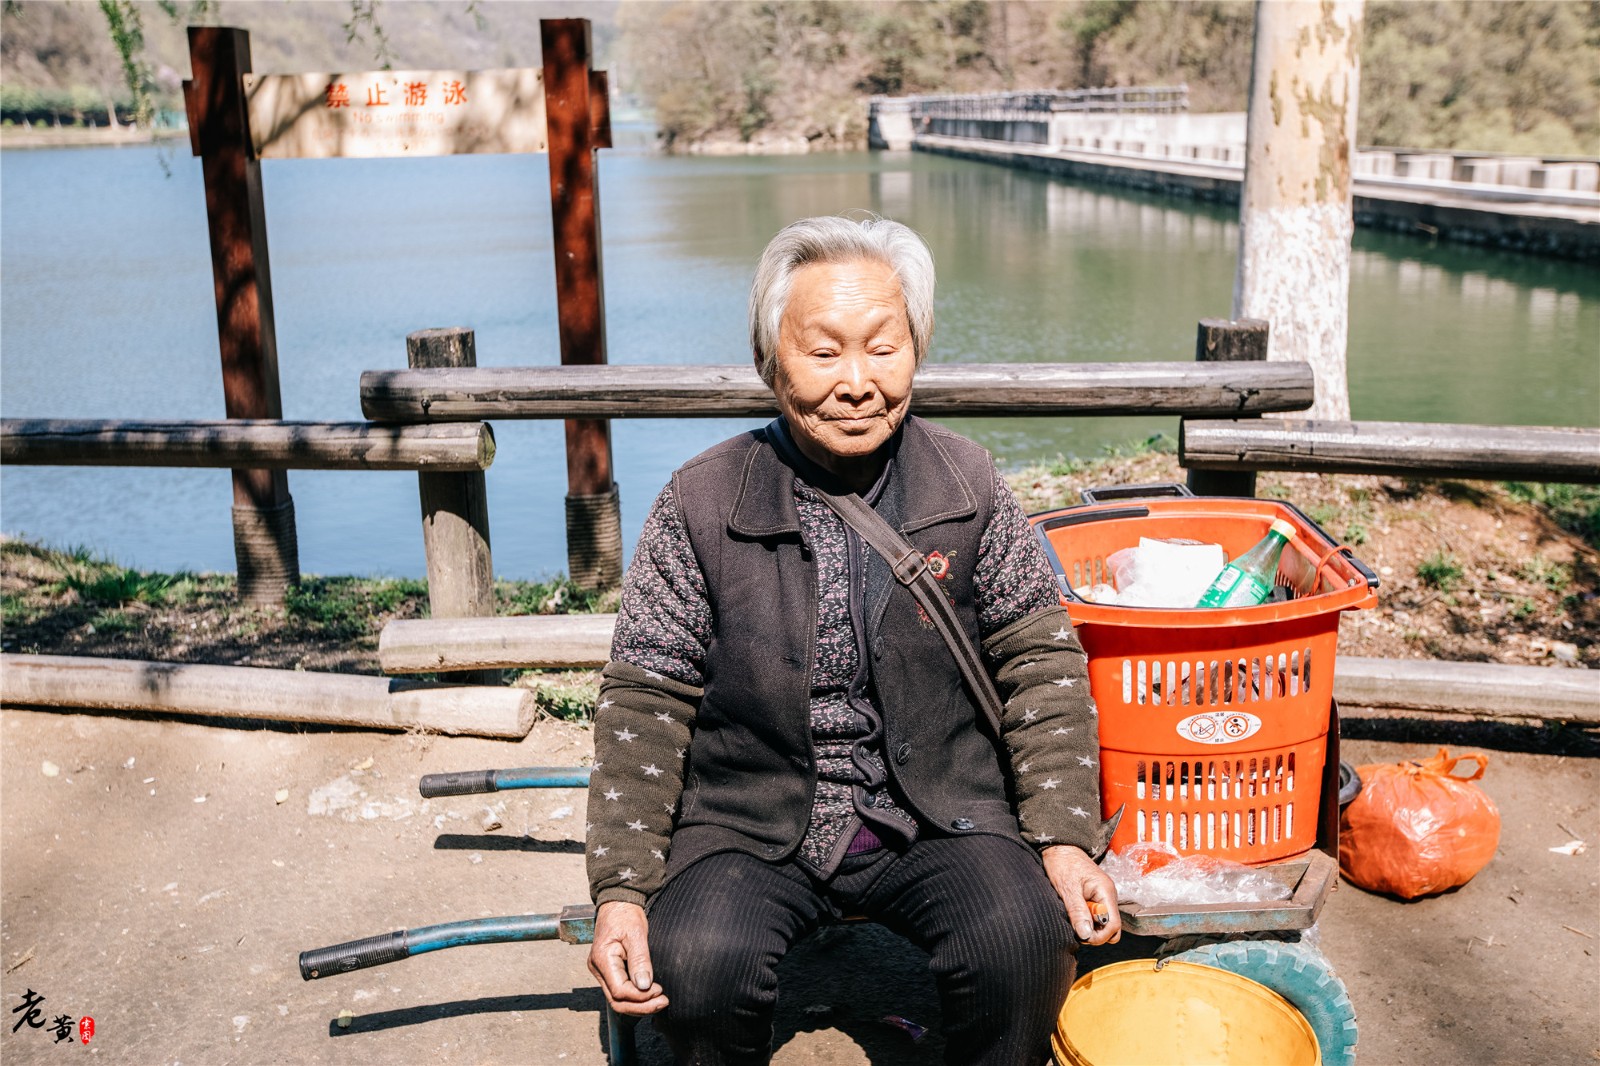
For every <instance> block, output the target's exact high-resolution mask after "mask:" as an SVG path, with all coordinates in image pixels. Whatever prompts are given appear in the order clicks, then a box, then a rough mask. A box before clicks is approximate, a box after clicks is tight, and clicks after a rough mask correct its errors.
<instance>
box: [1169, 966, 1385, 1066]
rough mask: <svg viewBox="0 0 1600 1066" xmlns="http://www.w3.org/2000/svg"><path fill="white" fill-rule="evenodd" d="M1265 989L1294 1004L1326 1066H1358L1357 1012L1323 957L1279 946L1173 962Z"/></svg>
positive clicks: (1342, 985) (1337, 976) (1336, 975)
mask: <svg viewBox="0 0 1600 1066" xmlns="http://www.w3.org/2000/svg"><path fill="white" fill-rule="evenodd" d="M1172 957H1173V958H1174V959H1177V960H1179V961H1182V962H1194V963H1199V964H1200V965H1202V966H1214V967H1216V968H1217V969H1219V970H1227V971H1228V972H1229V973H1236V974H1238V975H1239V976H1240V977H1247V978H1249V979H1250V980H1252V981H1255V982H1257V983H1258V984H1263V985H1266V986H1267V987H1268V988H1270V989H1272V990H1273V991H1274V992H1276V993H1278V995H1280V996H1282V997H1283V998H1284V999H1286V1000H1288V1001H1289V1002H1290V1003H1292V1004H1294V1008H1295V1009H1296V1010H1298V1011H1299V1012H1300V1013H1301V1014H1303V1015H1305V1019H1306V1021H1307V1022H1309V1023H1311V1029H1312V1031H1313V1032H1314V1033H1316V1035H1317V1044H1318V1046H1319V1047H1320V1048H1321V1050H1322V1062H1323V1066H1355V1061H1356V1010H1355V1007H1354V1006H1352V1005H1351V1003H1350V993H1349V992H1348V991H1347V990H1346V989H1345V986H1344V982H1343V981H1341V980H1340V979H1339V975H1338V974H1336V973H1334V972H1333V967H1331V966H1329V965H1328V960H1327V959H1326V958H1325V957H1324V956H1323V954H1322V952H1320V951H1317V950H1316V949H1315V948H1312V947H1308V946H1307V945H1304V944H1288V943H1284V942H1282V941H1275V940H1234V941H1230V942H1228V943H1224V944H1203V945H1201V946H1200V947H1197V948H1192V949H1190V950H1188V951H1184V952H1180V953H1179V954H1177V955H1174V956H1172Z"/></svg>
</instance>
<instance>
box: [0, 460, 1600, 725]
mask: <svg viewBox="0 0 1600 1066" xmlns="http://www.w3.org/2000/svg"><path fill="white" fill-rule="evenodd" d="M1008 478H1009V480H1010V482H1011V486H1012V488H1013V489H1014V490H1015V491H1016V493H1017V495H1018V498H1019V499H1020V500H1021V501H1022V504H1023V507H1024V508H1025V509H1026V510H1028V511H1030V512H1033V511H1041V510H1046V509H1049V508H1052V507H1060V506H1064V505H1066V504H1070V503H1076V502H1077V499H1078V492H1079V490H1080V489H1082V488H1084V487H1087V486H1094V485H1116V484H1144V483H1151V482H1161V481H1181V480H1182V478H1183V472H1182V471H1181V470H1179V469H1178V466H1177V460H1176V457H1175V456H1174V455H1172V453H1171V447H1170V442H1167V441H1165V440H1164V439H1159V438H1158V439H1156V440H1152V441H1147V442H1142V443H1140V444H1138V445H1134V446H1130V447H1127V448H1123V449H1118V450H1115V451H1113V452H1112V453H1110V454H1107V455H1105V456H1103V457H1101V458H1098V459H1095V460H1090V461H1080V460H1057V461H1054V462H1043V463H1036V464H1033V465H1030V466H1027V467H1025V468H1022V469H1020V470H1017V471H1015V472H1014V473H1012V474H1010V475H1008ZM1258 491H1259V493H1260V495H1263V496H1271V497H1277V498H1281V499H1285V500H1290V501H1292V502H1294V503H1295V504H1296V505H1298V506H1299V507H1300V508H1301V509H1303V510H1304V511H1306V513H1307V514H1309V515H1310V516H1311V517H1312V518H1313V519H1315V520H1316V521H1317V522H1318V523H1319V524H1320V525H1321V526H1322V527H1323V528H1324V529H1326V530H1327V531H1328V532H1329V533H1330V534H1332V535H1333V536H1334V537H1336V538H1338V539H1341V540H1343V541H1344V542H1345V543H1347V544H1349V545H1350V546H1351V547H1352V549H1354V550H1355V552H1356V553H1357V554H1358V555H1359V556H1360V557H1361V558H1362V560H1363V561H1365V562H1366V563H1367V564H1368V565H1370V566H1371V567H1372V568H1373V569H1374V570H1376V571H1377V572H1378V573H1379V575H1380V578H1381V581H1382V588H1381V590H1380V605H1379V607H1378V608H1376V609H1374V610H1371V611H1365V612H1359V613H1356V614H1351V615H1347V616H1346V618H1345V620H1344V624H1343V628H1342V630H1341V632H1340V642H1339V646H1340V652H1341V654H1349V655H1365V656H1375V657H1385V658H1434V659H1454V660H1463V661H1478V662H1503V663H1520V664H1526V665H1548V666H1552V667H1563V666H1571V667H1581V666H1588V667H1600V489H1596V488H1591V487H1583V488H1580V487H1574V486H1561V485H1555V486H1550V485H1545V486H1528V485H1516V484H1512V485H1500V484H1490V483H1482V482H1473V483H1465V482H1412V481H1405V480H1401V479H1395V478H1384V477H1370V476H1364V477H1344V476H1321V475H1314V474H1265V475H1262V476H1261V478H1260V479H1259V487H1258ZM495 598H496V610H497V613H499V614H501V615H521V614H566V613H581V612H588V611H614V610H615V609H616V594H615V593H610V594H607V595H595V594H592V593H587V592H584V591H583V590H581V589H578V588H577V587H576V586H574V585H572V584H571V583H570V582H568V581H566V580H565V579H564V578H557V579H555V580H551V581H512V580H501V581H498V582H496V587H495ZM0 611H3V616H0V628H3V632H0V643H3V645H4V650H6V651H8V652H24V653H46V654H68V655H99V656H113V657H122V658H131V659H151V660H161V661H168V662H206V663H221V664H229V665H240V666H263V667H276V668H280V669H300V670H332V671H340V672H348V673H368V674H376V673H378V672H379V670H378V663H377V647H378V634H379V632H380V631H381V630H382V628H383V626H384V623H386V622H388V621H389V620H391V619H396V618H421V617H426V615H427V613H428V610H427V587H426V585H425V584H424V583H423V582H421V581H415V580H409V579H394V578H362V577H316V576H308V577H306V578H304V579H303V580H302V581H301V583H300V585H299V586H298V587H297V588H295V589H292V590H291V592H290V595H289V598H288V602H287V603H286V605H285V606H284V607H282V608H256V607H250V606H246V605H244V604H241V603H240V602H239V601H238V597H237V589H236V585H235V581H234V577H233V575H231V574H196V573H176V574H165V573H153V572H148V571H141V570H134V569H130V568H128V567H124V566H121V565H118V564H117V563H114V562H111V561H109V560H106V559H103V558H99V557H97V556H96V555H94V554H93V553H91V552H88V551H85V550H81V549H78V550H66V551H61V550H54V549H50V548H46V547H42V546H39V545H35V544H29V543H26V542H23V541H17V540H8V541H5V542H4V543H3V544H0ZM511 682H512V683H513V684H517V685H522V686H526V687H531V688H536V689H538V690H539V692H540V696H541V702H542V703H543V705H544V706H545V708H546V709H547V710H548V711H549V712H550V713H552V714H556V715H558V716H561V717H582V716H584V715H586V714H587V712H588V708H589V707H590V706H591V705H592V703H593V697H594V691H595V684H596V677H595V675H594V674H593V673H592V672H590V671H573V672H561V671H522V672H520V673H516V674H513V675H512V676H511Z"/></svg>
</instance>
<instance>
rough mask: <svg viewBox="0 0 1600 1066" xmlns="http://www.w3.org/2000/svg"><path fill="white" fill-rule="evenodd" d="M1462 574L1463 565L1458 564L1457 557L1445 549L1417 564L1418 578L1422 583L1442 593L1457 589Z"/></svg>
mask: <svg viewBox="0 0 1600 1066" xmlns="http://www.w3.org/2000/svg"><path fill="white" fill-rule="evenodd" d="M1462 573H1463V571H1462V569H1461V564H1460V563H1458V562H1456V557H1455V556H1453V555H1451V554H1450V553H1449V552H1447V551H1445V550H1444V549H1443V548H1441V549H1439V550H1438V551H1436V552H1434V553H1433V554H1432V555H1430V556H1428V557H1427V558H1426V559H1424V560H1422V562H1420V563H1418V564H1417V576H1418V577H1419V578H1421V579H1422V583H1423V584H1424V585H1428V586H1430V587H1432V588H1436V589H1438V590H1439V591H1441V592H1449V591H1450V590H1451V589H1453V588H1455V587H1456V582H1458V581H1460V580H1461V575H1462Z"/></svg>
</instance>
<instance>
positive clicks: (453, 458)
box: [0, 418, 494, 471]
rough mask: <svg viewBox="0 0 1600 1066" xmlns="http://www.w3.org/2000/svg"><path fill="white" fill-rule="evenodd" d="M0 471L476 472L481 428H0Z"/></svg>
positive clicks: (23, 424) (90, 424)
mask: <svg viewBox="0 0 1600 1066" xmlns="http://www.w3.org/2000/svg"><path fill="white" fill-rule="evenodd" d="M0 461H3V462H7V463H19V464H31V465H35V466H181V467H224V468H232V467H240V468H244V467H248V468H250V469H254V470H262V469H272V470H433V471H459V470H483V469H485V468H486V467H488V466H489V464H490V463H492V462H494V433H493V431H492V430H491V429H490V428H489V427H488V426H487V425H484V424H483V423H481V422H479V423H463V424H460V425H436V426H430V425H420V426H395V425H378V424H376V423H372V422H283V421H277V420H269V419H262V420H247V419H229V420H226V421H129V420H125V419H74V420H66V419H54V418H7V419H5V420H3V421H0Z"/></svg>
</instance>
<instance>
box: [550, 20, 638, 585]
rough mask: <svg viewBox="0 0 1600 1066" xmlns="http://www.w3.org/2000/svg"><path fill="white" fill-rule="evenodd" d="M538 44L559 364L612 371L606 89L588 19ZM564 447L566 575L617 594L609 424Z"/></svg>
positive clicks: (581, 429) (584, 425)
mask: <svg viewBox="0 0 1600 1066" xmlns="http://www.w3.org/2000/svg"><path fill="white" fill-rule="evenodd" d="M539 38H540V43H541V47H542V50H543V55H544V94H545V116H546V121H547V123H548V125H549V137H548V141H549V154H550V211H551V217H552V220H553V223H554V225H553V230H552V236H553V239H554V240H553V243H554V246H555V257H556V306H557V315H558V317H559V319H560V324H561V364H562V365H563V366H573V365H576V364H584V363H604V362H605V361H606V322H605V289H604V285H603V282H602V278H601V267H600V192H599V188H598V184H597V180H596V179H597V175H596V173H595V169H596V168H595V149H596V148H597V147H600V146H601V145H602V144H604V143H606V141H607V140H608V139H609V121H608V120H606V119H605V114H606V112H605V108H604V107H603V106H596V103H597V102H596V101H593V99H592V94H593V93H594V92H596V91H598V92H601V93H603V92H604V89H605V83H604V81H603V80H597V79H595V78H594V77H593V74H594V72H593V71H591V70H590V69H589V66H590V57H591V52H590V41H589V20H588V19H540V20H539ZM566 439H567V574H568V576H569V577H571V579H572V580H573V581H574V582H575V583H576V584H578V585H579V586H580V587H582V588H591V589H592V588H609V587H612V586H615V585H616V584H618V583H619V582H620V581H621V580H622V522H621V514H620V506H619V503H618V498H617V485H616V481H615V480H614V479H613V475H612V466H611V423H610V422H608V421H606V420H605V419H598V418H586V419H569V420H567V423H566Z"/></svg>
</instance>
